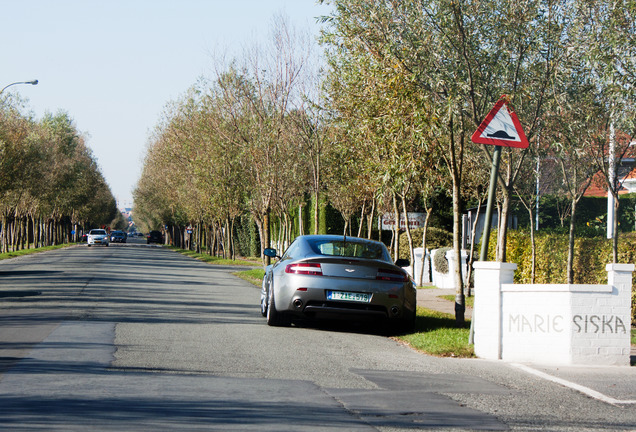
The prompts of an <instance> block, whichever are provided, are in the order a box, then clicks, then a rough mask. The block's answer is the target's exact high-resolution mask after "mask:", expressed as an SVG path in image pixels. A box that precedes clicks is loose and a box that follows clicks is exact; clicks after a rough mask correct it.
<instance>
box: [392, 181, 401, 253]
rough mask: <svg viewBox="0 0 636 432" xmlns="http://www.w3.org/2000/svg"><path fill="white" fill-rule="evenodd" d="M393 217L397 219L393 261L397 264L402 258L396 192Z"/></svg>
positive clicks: (394, 229) (394, 226)
mask: <svg viewBox="0 0 636 432" xmlns="http://www.w3.org/2000/svg"><path fill="white" fill-rule="evenodd" d="M393 216H394V217H395V225H393V261H394V262H395V261H397V260H398V258H399V257H400V210H398V205H397V199H396V197H395V192H393Z"/></svg>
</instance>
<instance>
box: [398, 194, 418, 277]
mask: <svg viewBox="0 0 636 432" xmlns="http://www.w3.org/2000/svg"><path fill="white" fill-rule="evenodd" d="M401 199H402V212H403V213H404V220H405V221H406V237H407V238H408V240H409V257H410V263H411V274H412V275H413V276H415V252H414V251H413V236H411V227H410V226H409V216H408V212H407V211H406V199H405V198H404V196H402V197H401Z"/></svg>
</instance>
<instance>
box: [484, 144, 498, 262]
mask: <svg viewBox="0 0 636 432" xmlns="http://www.w3.org/2000/svg"><path fill="white" fill-rule="evenodd" d="M500 159H501V146H495V151H494V153H493V155H492V167H491V170H490V185H489V187H488V204H486V219H485V220H484V230H483V232H482V234H481V254H480V255H479V261H487V260H488V241H489V240H490V226H491V225H492V208H493V206H494V203H495V191H496V190H497V174H498V172H499V160H500Z"/></svg>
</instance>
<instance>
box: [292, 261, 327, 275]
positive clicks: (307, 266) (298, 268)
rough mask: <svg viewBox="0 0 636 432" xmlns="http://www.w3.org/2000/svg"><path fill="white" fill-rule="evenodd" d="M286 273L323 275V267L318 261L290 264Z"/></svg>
mask: <svg viewBox="0 0 636 432" xmlns="http://www.w3.org/2000/svg"><path fill="white" fill-rule="evenodd" d="M285 273H292V274H302V275H314V276H322V268H321V267H320V264H318V263H296V264H288V265H287V267H285Z"/></svg>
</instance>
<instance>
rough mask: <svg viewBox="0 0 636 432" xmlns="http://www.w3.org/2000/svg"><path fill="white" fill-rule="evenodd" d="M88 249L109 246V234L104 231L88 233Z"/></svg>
mask: <svg viewBox="0 0 636 432" xmlns="http://www.w3.org/2000/svg"><path fill="white" fill-rule="evenodd" d="M87 242H88V247H91V246H93V245H97V244H100V245H104V246H108V233H107V232H106V230H104V229H92V230H90V231H89V232H88V238H87Z"/></svg>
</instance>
